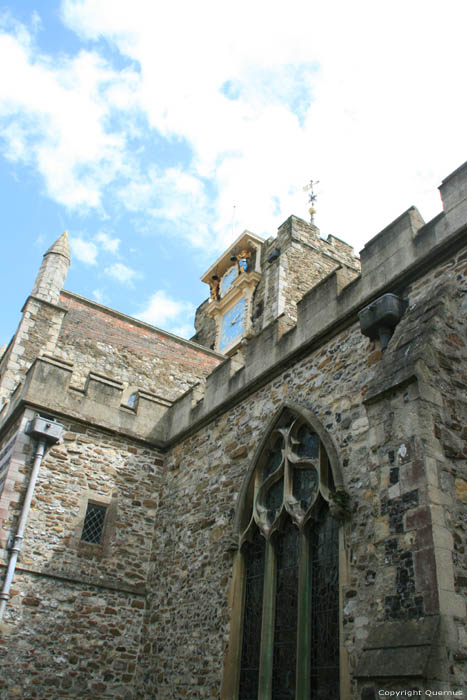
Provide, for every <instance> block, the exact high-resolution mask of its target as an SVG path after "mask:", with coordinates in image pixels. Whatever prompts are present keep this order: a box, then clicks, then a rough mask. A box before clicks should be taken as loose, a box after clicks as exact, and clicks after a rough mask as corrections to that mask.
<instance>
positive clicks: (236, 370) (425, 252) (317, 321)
mask: <svg viewBox="0 0 467 700" xmlns="http://www.w3.org/2000/svg"><path fill="white" fill-rule="evenodd" d="M440 190H441V195H442V200H443V203H444V206H445V209H444V211H443V212H442V213H441V214H440V215H438V216H436V217H435V218H434V219H433V220H432V221H430V222H428V223H427V224H425V223H424V221H423V219H422V217H421V215H420V214H419V212H418V210H417V209H416V208H415V207H410V209H408V210H407V211H406V212H404V213H403V214H402V215H401V216H400V217H398V218H397V219H396V220H395V221H393V222H392V223H391V224H390V225H389V226H387V227H386V228H385V229H383V230H382V231H381V232H380V233H378V234H377V235H376V236H375V237H374V238H372V239H371V240H370V241H369V242H368V243H367V245H366V246H365V247H364V249H363V251H362V252H361V274H360V275H359V276H357V277H355V275H354V274H352V271H350V270H349V269H348V267H347V266H346V265H345V264H343V265H341V266H340V267H339V268H338V269H336V270H334V271H333V272H331V274H329V275H328V276H327V277H325V278H324V279H322V280H321V281H320V282H318V284H316V285H315V286H314V287H313V288H312V289H310V290H309V291H308V292H307V293H306V294H305V295H304V296H303V298H302V299H301V301H299V302H298V304H297V323H296V325H295V326H292V327H290V326H289V327H287V326H286V330H285V331H284V324H283V323H282V318H281V317H279V318H277V319H276V320H275V321H273V322H272V323H270V324H269V325H268V326H266V327H265V328H264V329H263V330H262V331H261V332H260V333H259V334H257V335H256V336H253V337H251V338H250V339H249V340H248V341H246V342H245V346H244V347H243V348H242V350H241V352H240V353H238V356H234V357H233V358H231V359H228V360H226V361H225V362H224V363H222V364H221V365H219V366H218V367H217V368H216V369H215V370H214V371H213V372H212V373H211V374H210V375H209V376H208V377H207V379H206V382H205V383H204V385H203V387H202V388H203V389H204V393H203V392H202V390H201V389H200V387H198V388H197V389H196V392H197V396H196V399H194V394H193V390H190V391H188V392H187V393H186V394H185V395H183V396H182V397H180V398H179V399H178V400H176V401H175V402H174V404H173V406H172V408H171V409H170V411H169V417H168V434H167V438H168V440H169V441H172V440H174V441H175V440H176V439H179V438H180V437H181V436H182V435H183V434H184V433H187V432H188V431H192V430H193V429H194V428H195V427H197V426H199V425H201V424H203V422H204V421H207V420H209V419H211V418H212V416H213V415H215V414H216V413H220V412H221V411H223V410H225V409H226V407H227V406H228V405H230V404H232V403H235V402H236V401H238V400H240V399H241V397H242V396H243V395H245V394H246V393H247V392H249V391H251V390H254V388H255V387H260V386H261V385H262V384H264V383H266V382H267V381H270V380H271V379H272V378H273V377H274V376H276V375H277V374H279V373H280V372H281V371H283V369H284V368H285V367H286V366H287V365H288V364H290V363H292V362H293V361H296V360H297V359H298V358H299V357H300V356H301V355H304V354H305V353H306V352H309V351H310V350H311V349H312V348H313V347H316V346H317V345H318V344H319V342H321V341H322V340H323V338H325V337H330V336H332V335H333V334H334V333H336V332H337V331H339V330H340V329H342V328H344V327H346V326H350V325H352V324H353V323H357V314H358V311H360V310H361V309H363V308H364V307H365V306H366V305H368V304H369V303H370V302H371V301H372V300H374V299H375V298H377V297H379V296H380V295H382V294H385V293H387V292H392V293H398V292H400V290H401V288H402V287H403V285H405V284H407V283H408V282H410V281H411V280H413V279H415V276H416V275H417V274H418V271H419V270H421V269H424V268H429V267H430V266H433V265H435V264H436V263H438V262H439V261H440V259H441V257H442V255H443V251H448V252H449V250H450V249H451V248H452V247H453V246H460V245H461V244H462V243H463V242H465V240H466V235H465V234H466V227H467V163H466V164H464V165H463V166H462V167H461V168H459V169H458V170H456V171H455V173H453V174H452V175H450V176H449V177H448V178H446V179H445V180H444V181H443V183H442V185H441V187H440ZM297 222H300V220H299V219H297V217H290V218H289V219H288V220H287V221H286V222H285V223H284V224H283V225H282V227H281V229H283V230H285V228H287V227H288V228H293V227H294V226H295V227H296V226H297ZM306 226H307V227H308V228H310V226H309V225H306ZM284 227H285V228H284ZM281 229H279V231H280V230H281ZM316 240H318V236H317V237H316ZM319 240H321V239H319ZM307 242H308V241H307ZM321 242H322V241H321ZM329 245H333V242H330V243H329ZM344 245H345V244H344Z"/></svg>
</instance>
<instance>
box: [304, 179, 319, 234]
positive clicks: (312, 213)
mask: <svg viewBox="0 0 467 700" xmlns="http://www.w3.org/2000/svg"><path fill="white" fill-rule="evenodd" d="M316 185H319V180H310V182H309V183H308V185H306V186H305V187H304V188H303V191H304V192H308V204H310V208H309V209H308V211H309V214H310V223H311V224H314V223H315V214H316V209H315V207H314V203H315V201H316V199H317V197H318V195H317V194H316V193H315V191H314V187H316Z"/></svg>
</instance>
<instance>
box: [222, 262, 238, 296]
mask: <svg viewBox="0 0 467 700" xmlns="http://www.w3.org/2000/svg"><path fill="white" fill-rule="evenodd" d="M236 278H237V266H236V265H233V266H232V267H231V268H230V270H227V272H226V273H225V275H224V276H223V278H222V282H221V296H222V297H223V296H224V295H225V294H226V293H227V292H228V291H229V289H230V288H231V286H232V285H233V283H234V281H235V279H236Z"/></svg>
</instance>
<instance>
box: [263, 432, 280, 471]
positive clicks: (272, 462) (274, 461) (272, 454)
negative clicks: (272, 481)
mask: <svg viewBox="0 0 467 700" xmlns="http://www.w3.org/2000/svg"><path fill="white" fill-rule="evenodd" d="M281 462H282V438H277V440H276V442H275V443H274V447H273V448H272V450H269V452H268V456H267V458H266V463H265V467H264V477H265V478H266V477H267V476H269V475H270V474H272V473H273V472H275V471H276V469H277V468H278V467H279V465H280V463H281Z"/></svg>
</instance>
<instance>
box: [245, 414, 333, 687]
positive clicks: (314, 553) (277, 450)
mask: <svg viewBox="0 0 467 700" xmlns="http://www.w3.org/2000/svg"><path fill="white" fill-rule="evenodd" d="M295 420H300V419H297V417H296V416H294V415H293V414H292V412H290V411H284V413H283V414H282V415H281V417H280V420H279V421H278V422H277V423H276V425H275V428H276V431H275V433H273V435H272V436H271V439H270V442H269V446H268V447H267V448H266V453H265V454H264V453H263V456H262V458H261V462H260V465H261V467H260V468H261V472H260V475H259V476H260V484H259V485H260V488H261V483H263V484H264V481H265V480H266V479H269V477H270V476H271V475H272V474H274V473H275V474H276V477H275V481H274V483H268V485H267V487H266V489H265V488H264V486H263V488H261V491H260V493H261V494H262V495H261V502H262V505H264V507H265V508H266V509H267V511H268V520H269V522H270V524H272V522H273V521H274V520H275V519H276V518H277V516H278V514H279V512H280V510H281V508H282V505H283V503H284V498H285V497H286V496H287V500H288V502H290V500H289V497H290V495H291V494H290V493H289V492H288V489H289V488H291V489H292V493H293V496H294V498H295V499H296V500H298V501H299V502H300V503H301V505H302V509H303V510H308V508H309V507H310V506H311V504H312V503H313V502H314V501H315V504H316V505H317V506H318V510H319V511H320V512H319V515H318V519H317V520H315V519H314V516H313V522H309V523H308V526H307V529H306V532H307V535H306V536H307V540H308V546H309V548H310V549H309V553H310V559H309V562H310V576H311V615H310V618H309V619H307V620H306V621H303V620H300V621H299V620H298V610H299V603H300V605H302V606H303V605H305V602H306V600H305V596H309V595H310V588H309V585H305V584H304V583H303V581H302V584H301V585H300V588H299V566H300V547H299V543H300V537H301V535H300V533H299V530H298V528H297V527H296V526H295V525H294V524H293V522H292V520H291V518H290V517H289V516H287V517H286V518H285V519H284V521H283V522H282V523H281V526H280V529H279V531H278V532H276V533H275V534H273V535H272V538H273V540H272V544H271V546H272V547H273V549H274V553H275V574H274V577H273V578H272V580H271V579H269V577H267V578H266V579H265V580H264V584H263V575H264V566H265V542H264V539H263V538H262V537H261V536H260V535H259V530H256V534H255V539H254V541H253V542H251V543H249V544H247V545H246V549H245V557H246V566H247V573H246V581H245V617H244V633H243V647H242V667H241V674H240V691H239V695H238V700H253V699H254V700H257V697H258V695H259V694H260V693H263V694H264V693H265V692H266V693H267V695H268V697H270V698H271V700H295V697H296V693H298V692H301V691H299V690H298V688H300V687H304V686H303V683H304V679H303V675H304V674H305V673H308V672H309V673H310V679H309V680H310V698H312V700H337V698H338V697H339V576H338V573H339V572H338V527H339V526H338V523H337V522H336V520H334V519H333V518H332V517H331V516H330V514H329V510H328V507H327V505H326V504H325V502H324V500H323V497H322V496H318V499H317V500H315V499H316V496H317V495H318V492H319V490H320V488H321V486H320V484H321V485H324V486H325V487H329V488H330V489H333V482H332V473H331V470H330V469H329V464H328V460H327V455H326V453H325V450H324V447H323V444H322V442H320V439H319V437H318V435H317V434H316V433H315V432H313V431H312V430H311V429H310V428H309V427H308V426H307V425H305V424H301V425H300V428H299V430H298V432H295V430H294V427H293V423H294V421H295ZM278 431H280V433H283V435H282V434H281V435H280V437H278V434H279V432H278ZM293 436H296V438H297V439H298V444H297V441H296V440H294V437H293ZM284 448H285V449H284ZM292 453H295V455H297V454H298V456H299V457H300V458H301V460H303V461H299V463H298V464H297V462H296V461H295V460H294V461H292V460H289V459H288V456H289V455H291V454H292ZM307 462H308V463H307ZM310 462H312V463H310ZM288 475H289V476H290V479H289V476H288ZM272 478H274V477H272ZM261 479H262V482H261ZM284 491H286V493H284ZM324 492H325V493H327V491H326V490H325V491H324ZM312 512H313V513H314V514H315V513H316V510H315V509H314V510H313V511H312ZM263 585H264V586H265V590H264V593H265V595H266V600H270V599H271V598H272V596H273V592H274V590H275V602H274V628H272V627H271V628H270V629H269V622H270V624H271V625H272V615H271V618H270V620H269V618H266V619H265V620H264V621H263V624H264V623H268V624H266V627H267V628H268V630H269V632H270V633H271V634H272V633H273V635H274V641H273V648H272V649H269V650H268V652H267V653H266V654H265V656H264V659H263V663H264V664H265V666H264V668H263V667H262V671H261V673H262V675H261V678H262V680H259V664H260V648H261V621H262V600H263ZM267 609H269V608H267ZM300 609H301V608H300ZM271 613H272V611H271ZM303 624H305V627H304V628H303V629H302V627H301V625H303ZM298 629H300V630H301V632H300V634H301V639H302V640H303V639H306V638H307V635H308V633H309V635H310V637H309V639H310V642H311V653H310V657H309V668H307V664H303V663H299V664H298V671H297V630H298ZM263 651H264V650H263ZM269 654H272V678H268V679H267V680H266V676H265V675H264V674H265V673H266V671H267V669H268V668H269V664H270V661H271V657H270V655H269ZM299 661H300V660H299ZM297 673H298V682H299V686H298V688H297ZM271 680H272V692H271V694H270V695H269V690H266V688H269V681H271ZM263 683H264V684H265V685H264V686H263V685H262V684H263ZM305 685H306V682H305ZM310 698H308V697H307V698H306V700H310ZM300 700H302V699H301V698H300ZM303 700H305V698H304V699H303Z"/></svg>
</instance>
